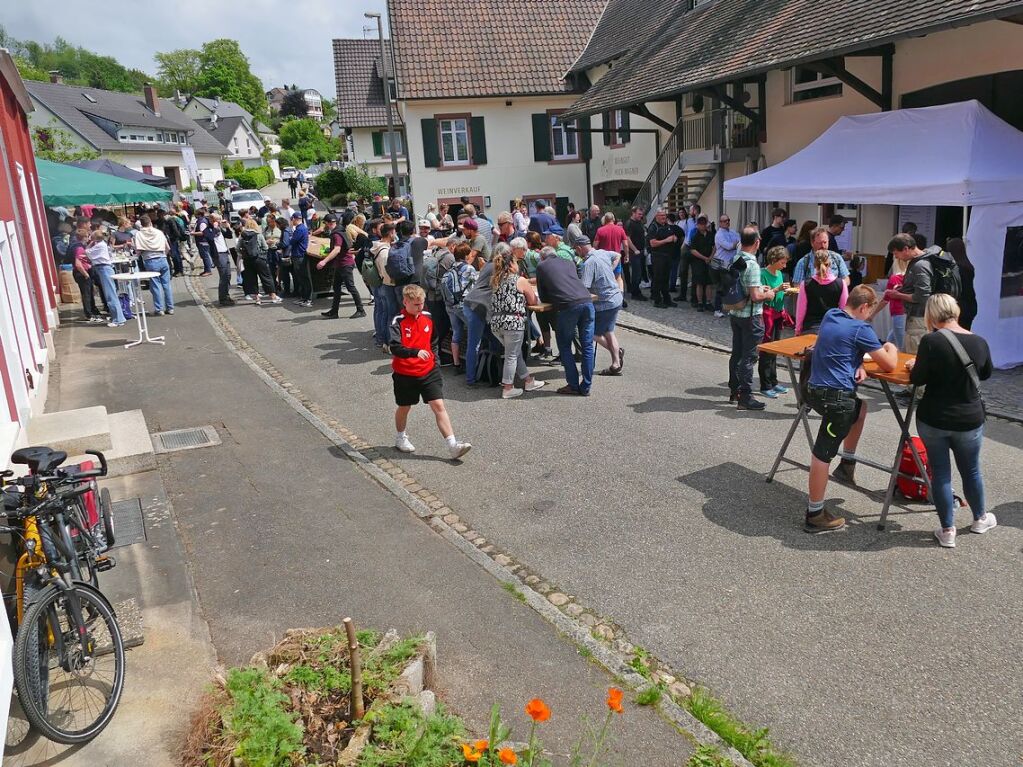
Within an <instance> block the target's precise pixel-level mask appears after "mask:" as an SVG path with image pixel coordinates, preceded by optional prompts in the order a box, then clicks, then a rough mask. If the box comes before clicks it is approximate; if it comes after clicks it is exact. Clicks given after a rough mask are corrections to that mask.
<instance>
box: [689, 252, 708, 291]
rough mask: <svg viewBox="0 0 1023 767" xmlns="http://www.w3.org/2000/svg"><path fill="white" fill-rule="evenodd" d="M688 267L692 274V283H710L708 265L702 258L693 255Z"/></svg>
mask: <svg viewBox="0 0 1023 767" xmlns="http://www.w3.org/2000/svg"><path fill="white" fill-rule="evenodd" d="M692 258H693V261H692V263H691V264H690V266H689V268H690V270H691V271H692V275H693V284H694V285H710V266H709V265H708V264H707V262H706V261H704V260H703V259H702V258H697V257H696V256H693V257H692Z"/></svg>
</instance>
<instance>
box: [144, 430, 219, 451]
mask: <svg viewBox="0 0 1023 767" xmlns="http://www.w3.org/2000/svg"><path fill="white" fill-rule="evenodd" d="M152 437H153V449H154V450H155V451H156V452H157V453H173V452H175V451H177V450H194V449H195V448H197V447H210V446H211V445H219V444H220V435H219V434H217V430H216V429H215V428H213V427H212V426H198V427H195V428H192V429H175V430H174V431H161V432H159V433H157V434H153V435H152Z"/></svg>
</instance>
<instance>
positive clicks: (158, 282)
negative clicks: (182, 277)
mask: <svg viewBox="0 0 1023 767" xmlns="http://www.w3.org/2000/svg"><path fill="white" fill-rule="evenodd" d="M143 263H144V264H145V265H146V271H147V272H159V274H160V276H159V277H154V278H153V279H151V280H150V281H149V292H150V293H152V294H153V311H154V312H162V311H164V310H166V309H173V308H174V295H173V294H172V293H171V271H170V266H168V264H167V259H166V258H164V257H163V256H159V257H157V258H147V259H145V260H144V261H143Z"/></svg>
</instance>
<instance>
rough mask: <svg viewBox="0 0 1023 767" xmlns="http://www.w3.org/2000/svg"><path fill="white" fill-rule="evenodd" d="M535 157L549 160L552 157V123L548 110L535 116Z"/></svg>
mask: <svg viewBox="0 0 1023 767" xmlns="http://www.w3.org/2000/svg"><path fill="white" fill-rule="evenodd" d="M532 117H533V159H534V160H535V161H536V162H547V161H548V160H550V159H551V123H550V120H549V119H548V117H547V113H546V112H540V113H539V114H534V115H533V116H532Z"/></svg>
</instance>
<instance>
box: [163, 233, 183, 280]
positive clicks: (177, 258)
mask: <svg viewBox="0 0 1023 767" xmlns="http://www.w3.org/2000/svg"><path fill="white" fill-rule="evenodd" d="M167 244H168V245H169V246H170V260H171V263H172V264H174V274H181V267H182V266H183V265H182V263H181V246H180V245H179V244H178V241H177V240H171V239H168V241H167Z"/></svg>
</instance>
